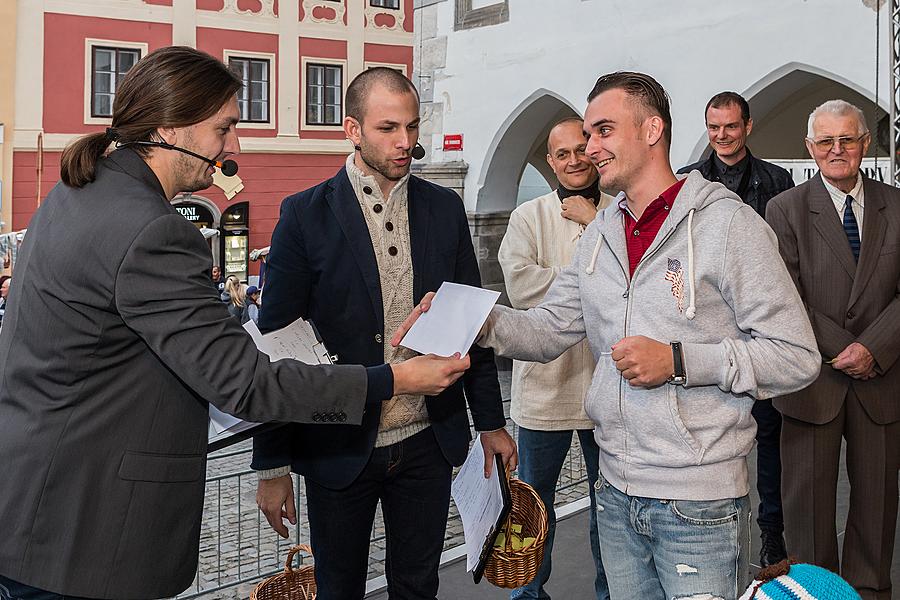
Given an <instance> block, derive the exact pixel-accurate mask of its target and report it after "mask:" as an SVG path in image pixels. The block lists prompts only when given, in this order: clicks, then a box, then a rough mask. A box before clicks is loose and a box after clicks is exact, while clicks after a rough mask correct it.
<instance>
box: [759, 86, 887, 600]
mask: <svg viewBox="0 0 900 600" xmlns="http://www.w3.org/2000/svg"><path fill="white" fill-rule="evenodd" d="M870 141H871V137H870V135H869V130H868V127H867V126H866V122H865V117H864V115H863V113H862V111H861V110H860V109H859V108H857V107H855V106H853V105H852V104H849V103H847V102H844V101H843V100H830V101H828V102H826V103H824V104H822V105H821V106H819V107H818V108H816V109H815V110H814V111H813V112H812V114H811V115H810V117H809V125H808V134H807V138H806V147H807V149H808V150H809V153H810V155H811V156H812V157H813V159H815V161H816V164H817V165H818V167H819V173H818V174H817V175H816V176H815V177H813V178H812V179H810V180H809V181H808V182H806V183H804V184H802V185H799V186H797V187H795V188H793V189H791V190H788V191H786V192H784V193H782V194H780V195H779V196H777V197H775V198H774V199H772V200H771V201H770V202H769V205H768V208H767V210H766V219H767V220H768V222H769V224H770V225H771V226H772V228H773V229H774V230H775V233H776V235H777V236H778V243H779V249H780V250H781V254H782V256H783V258H784V261H785V263H786V264H787V267H788V271H790V273H791V276H792V277H793V278H794V283H795V284H796V285H797V289H798V290H799V292H800V296H801V297H802V298H803V301H804V303H805V304H806V308H807V311H808V313H809V317H810V321H811V322H812V326H813V330H814V331H815V334H816V341H817V343H818V345H819V351H820V352H821V354H822V358H823V361H824V363H825V364H823V366H822V370H821V373H820V374H819V377H818V378H817V379H816V381H815V382H814V383H813V384H812V385H810V386H809V387H807V388H805V389H803V390H801V391H799V392H796V393H793V394H789V395H786V396H783V397H781V398H779V399H777V400H776V401H775V406H776V408H778V410H780V411H781V412H782V414H783V415H784V423H783V426H782V434H781V455H782V462H783V467H782V481H783V487H782V493H783V500H784V513H785V514H784V516H785V519H784V520H785V533H786V534H787V545H788V553H789V554H790V555H791V556H796V557H797V558H798V559H800V561H801V562H810V563H815V564H817V565H820V566H823V567H825V568H827V569H830V570H832V571H835V572H840V574H841V576H843V577H844V579H846V580H847V581H849V582H850V583H851V584H852V585H853V586H854V587H855V588H856V590H857V591H858V592H859V593H860V595H861V596H862V597H863V598H865V599H868V598H883V599H885V600H888V599H889V598H890V597H891V560H892V554H893V547H894V532H895V527H896V521H897V497H898V494H897V470H898V468H900V365H897V364H896V363H897V357H898V355H900V190H897V189H896V188H894V187H891V186H888V185H885V184H883V183H879V182H877V181H874V180H872V179H870V178H869V177H866V176H865V175H864V174H863V173H862V172H861V171H860V168H859V166H860V163H861V162H862V158H863V156H865V154H866V151H867V150H868V148H869V143H870ZM842 438H843V439H844V440H846V444H847V459H846V462H847V472H848V475H849V479H850V486H851V490H850V512H849V517H848V520H847V527H846V535H845V537H844V549H843V554H842V559H841V561H840V564H839V562H838V533H837V530H836V527H835V512H836V510H835V504H836V500H835V497H836V493H837V477H838V466H839V463H840V454H841V440H842Z"/></svg>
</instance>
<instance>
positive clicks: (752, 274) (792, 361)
mask: <svg viewBox="0 0 900 600" xmlns="http://www.w3.org/2000/svg"><path fill="white" fill-rule="evenodd" d="M671 126H672V125H671V117H670V114H669V101H668V96H667V95H666V92H665V91H664V90H663V89H662V87H661V86H660V85H659V83H657V82H656V81H655V80H654V79H653V78H652V77H650V76H648V75H644V74H641V73H612V74H609V75H604V76H603V77H601V78H600V79H599V80H598V81H597V84H596V85H595V87H594V89H593V91H592V92H591V93H590V95H589V96H588V107H587V110H586V112H585V123H584V132H585V136H586V138H587V139H588V144H587V154H588V156H589V157H590V158H591V161H592V162H593V163H594V165H595V166H596V167H597V171H598V173H599V174H600V182H601V185H602V186H603V187H605V188H612V189H619V190H622V193H621V194H620V195H619V198H618V199H617V202H616V203H613V204H611V205H610V206H609V207H608V208H606V209H605V210H603V211H602V212H600V213H599V214H598V215H597V217H596V219H595V220H594V221H593V223H592V224H591V225H590V226H589V227H588V228H587V230H586V231H585V233H584V235H583V236H582V238H581V241H580V243H579V245H578V248H577V249H576V252H575V257H574V259H573V261H572V264H571V265H570V266H569V267H567V268H565V269H563V270H562V271H561V272H560V274H559V276H558V277H557V278H556V280H555V281H554V283H553V285H552V286H551V287H550V289H549V291H548V292H547V295H546V296H545V298H544V301H543V302H542V303H541V304H540V305H538V306H537V307H535V308H532V309H530V310H527V311H517V310H513V309H510V308H506V307H502V306H498V307H495V309H494V310H493V311H492V313H491V315H490V317H489V318H488V322H487V323H486V325H485V327H484V329H483V330H482V335H481V338H480V339H479V341H478V343H479V344H481V345H485V346H492V347H493V348H495V349H496V350H498V351H499V353H500V354H502V355H504V356H509V357H511V358H515V359H519V360H530V361H537V362H547V361H550V360H553V359H555V358H556V357H557V356H559V355H560V354H561V353H563V352H564V351H565V350H566V349H567V348H570V347H571V346H573V345H575V344H577V343H578V342H580V341H581V340H583V339H585V337H586V338H587V340H588V343H589V344H590V346H591V350H592V351H593V353H594V355H595V357H596V358H597V360H598V364H597V368H596V369H595V371H594V377H593V381H592V384H591V388H590V390H589V391H588V394H587V397H586V398H585V407H586V409H587V413H588V415H589V416H590V417H591V419H592V420H593V421H594V423H596V428H595V430H594V436H595V438H596V440H597V443H598V445H599V446H600V476H599V480H598V483H597V486H596V500H597V511H598V513H597V527H598V531H599V535H600V541H601V546H602V549H603V565H604V568H605V569H606V574H607V578H608V581H609V588H610V594H611V596H612V597H613V598H615V599H616V600H624V599H632V598H633V599H635V600H638V599H640V600H647V599H659V600H664V599H667V598H683V597H696V598H724V599H726V600H734V599H735V598H737V597H738V596H739V595H740V593H741V592H742V591H743V590H744V589H746V587H747V584H748V583H749V560H748V557H749V551H750V533H749V530H750V502H749V496H748V492H749V483H748V470H747V455H748V454H749V453H750V450H751V449H752V447H753V440H754V434H755V430H756V425H755V423H754V421H753V418H752V416H751V414H750V411H751V409H752V407H753V402H754V399H758V398H770V397H773V396H778V395H781V394H784V393H786V392H788V391H796V390H799V389H801V388H803V387H805V386H807V385H809V384H810V383H811V382H812V381H813V380H814V379H815V378H816V375H817V374H818V372H819V367H820V361H821V357H820V356H819V353H818V351H817V349H816V341H815V337H814V335H813V331H812V328H811V326H810V323H809V320H808V318H807V315H806V311H805V310H804V308H803V304H802V302H801V300H800V297H799V295H798V294H797V290H796V288H795V287H794V284H793V282H792V280H791V278H790V275H789V274H788V272H787V269H786V268H785V266H784V263H783V262H782V260H781V257H780V255H779V253H778V248H777V245H776V241H775V236H774V234H773V233H772V230H771V229H770V228H769V227H768V226H767V225H766V224H765V222H764V221H763V219H762V218H761V217H760V216H759V215H757V214H756V212H754V210H753V209H752V208H751V207H749V206H747V205H745V204H743V203H742V202H741V200H740V198H738V197H737V196H736V195H735V194H734V193H732V192H730V191H728V190H727V189H726V188H725V186H723V185H722V184H720V183H712V182H709V181H706V180H705V179H703V177H702V176H700V174H699V173H690V174H688V176H687V177H686V178H685V179H681V180H679V179H677V178H676V177H675V175H674V173H673V171H672V167H671V164H670V162H669V145H670V141H671ZM429 304H430V297H426V299H425V300H423V302H422V303H421V304H420V305H419V307H418V308H417V309H416V310H414V311H413V314H411V315H410V317H409V318H408V319H407V322H406V323H405V324H404V327H401V329H400V330H399V331H398V332H397V334H395V336H394V341H395V342H399V339H400V338H401V336H402V335H403V333H404V329H405V327H408V326H409V325H411V323H412V322H413V321H414V320H415V318H416V317H417V316H418V314H421V312H422V311H423V310H427V308H428V306H429Z"/></svg>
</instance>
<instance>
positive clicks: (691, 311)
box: [685, 208, 697, 320]
mask: <svg viewBox="0 0 900 600" xmlns="http://www.w3.org/2000/svg"><path fill="white" fill-rule="evenodd" d="M696 210H697V209H695V208H692V209H691V212H689V213H688V231H687V234H688V284H689V285H690V286H691V303H690V304H688V308H687V312H685V316H686V317H687V318H688V320H691V319H693V318H694V315H695V314H697V305H696V304H695V303H694V295H695V292H696V289H695V288H696V287H697V286H696V284H695V283H694V212H695V211H696Z"/></svg>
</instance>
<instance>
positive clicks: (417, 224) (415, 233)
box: [406, 176, 431, 304]
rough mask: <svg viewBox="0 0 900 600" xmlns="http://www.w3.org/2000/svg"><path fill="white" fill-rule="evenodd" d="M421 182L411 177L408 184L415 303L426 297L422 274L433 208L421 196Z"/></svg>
mask: <svg viewBox="0 0 900 600" xmlns="http://www.w3.org/2000/svg"><path fill="white" fill-rule="evenodd" d="M419 192H420V189H419V180H418V179H417V178H415V177H413V176H410V177H409V183H408V184H407V197H406V211H407V214H408V215H409V246H410V251H411V252H412V267H413V303H414V304H415V303H416V302H418V301H419V300H421V298H422V296H424V295H425V289H424V286H425V282H424V281H423V280H422V273H424V267H425V249H426V248H427V247H428V224H429V222H430V221H431V207H430V206H429V205H428V200H426V199H425V198H424V197H423V196H422V195H420V194H419Z"/></svg>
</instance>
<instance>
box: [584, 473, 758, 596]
mask: <svg viewBox="0 0 900 600" xmlns="http://www.w3.org/2000/svg"><path fill="white" fill-rule="evenodd" d="M596 495H597V528H598V531H599V533H600V545H601V547H602V549H603V556H604V557H605V560H604V562H603V566H604V567H606V576H607V578H608V581H609V589H610V593H611V595H612V597H613V598H615V599H616V600H631V599H633V600H671V599H673V598H676V599H677V598H690V597H693V596H695V595H696V596H697V597H702V598H707V597H712V598H724V600H736V598H738V597H739V596H740V595H741V594H743V593H744V591H745V590H746V589H747V586H748V585H749V584H750V560H749V554H750V497H749V496H743V497H741V498H729V499H726V500H708V501H686V500H658V499H654V498H640V497H637V496H629V495H627V494H624V493H622V492H620V491H619V490H617V489H616V488H614V487H613V486H612V485H610V484H609V482H607V481H606V480H605V479H604V478H603V474H602V473H601V474H600V478H599V481H598V482H597V489H596Z"/></svg>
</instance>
